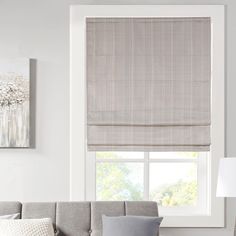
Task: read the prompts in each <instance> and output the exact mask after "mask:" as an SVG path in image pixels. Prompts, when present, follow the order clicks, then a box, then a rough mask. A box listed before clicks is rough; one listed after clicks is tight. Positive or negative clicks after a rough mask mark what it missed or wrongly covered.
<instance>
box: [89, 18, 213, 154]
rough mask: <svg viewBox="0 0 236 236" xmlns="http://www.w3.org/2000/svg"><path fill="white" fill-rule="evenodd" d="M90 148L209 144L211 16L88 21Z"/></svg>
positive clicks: (175, 147)
mask: <svg viewBox="0 0 236 236" xmlns="http://www.w3.org/2000/svg"><path fill="white" fill-rule="evenodd" d="M86 24H87V27H86V32H87V33H86V36H87V75H86V76H87V124H88V130H87V133H88V140H87V141H88V150H91V151H96V150H98V151H100V150H105V151H108V150H120V151H122V150H125V151H126V150H132V151H135V150H144V151H146V150H150V151H152V150H154V151H156V150H157V151H158V150H161V151H165V150H167V151H169V150H171V151H181V150H183V151H204V150H209V146H210V124H211V113H210V111H211V106H210V103H211V101H210V100H211V80H210V78H211V30H210V29H211V23H210V18H207V17H206V18H204V17H203V18H199V17H196V18H188V17H187V18H87V23H86Z"/></svg>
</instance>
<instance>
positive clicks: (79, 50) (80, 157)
mask: <svg viewBox="0 0 236 236" xmlns="http://www.w3.org/2000/svg"><path fill="white" fill-rule="evenodd" d="M88 16H90V17H93V16H96V17H102V16H103V17H104V16H105V17H124V16H127V17H130V16H132V17H187V16H190V17H194V16H198V17H199V16H202V17H211V20H212V35H213V37H212V78H214V79H213V80H212V114H214V115H212V125H211V126H212V129H211V134H212V145H211V158H210V161H211V165H210V166H211V168H210V170H209V171H210V176H209V182H210V183H211V187H210V206H211V207H210V214H209V216H193V217H185V216H183V217H182V216H178V217H175V216H173V217H165V219H164V221H163V224H162V226H164V227H224V199H223V198H217V197H216V196H215V193H216V181H217V171H218V163H219V159H220V158H222V157H224V6H223V5H143V6H142V5H74V6H71V9H70V60H71V63H70V199H71V200H86V193H85V186H86V177H85V174H86V171H90V170H86V161H89V158H88V157H87V158H86V127H85V124H86V106H85V98H86V81H85V18H86V17H88Z"/></svg>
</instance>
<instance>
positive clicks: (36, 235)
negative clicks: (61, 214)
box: [0, 219, 54, 236]
mask: <svg viewBox="0 0 236 236" xmlns="http://www.w3.org/2000/svg"><path fill="white" fill-rule="evenodd" d="M0 235H2V236H54V232H53V226H52V221H51V219H30V220H0Z"/></svg>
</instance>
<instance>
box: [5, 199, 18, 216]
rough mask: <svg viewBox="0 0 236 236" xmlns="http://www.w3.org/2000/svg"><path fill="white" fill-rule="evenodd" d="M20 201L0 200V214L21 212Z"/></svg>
mask: <svg viewBox="0 0 236 236" xmlns="http://www.w3.org/2000/svg"><path fill="white" fill-rule="evenodd" d="M21 207H22V205H21V203H20V202H0V215H12V214H16V213H21Z"/></svg>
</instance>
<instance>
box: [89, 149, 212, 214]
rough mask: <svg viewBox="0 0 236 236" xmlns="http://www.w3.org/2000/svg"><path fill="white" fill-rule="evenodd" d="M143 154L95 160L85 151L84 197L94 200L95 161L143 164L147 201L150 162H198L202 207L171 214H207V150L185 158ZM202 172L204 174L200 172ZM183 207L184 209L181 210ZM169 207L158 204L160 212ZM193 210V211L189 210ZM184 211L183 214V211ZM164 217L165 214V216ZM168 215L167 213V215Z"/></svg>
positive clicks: (165, 210) (91, 153) (93, 154)
mask: <svg viewBox="0 0 236 236" xmlns="http://www.w3.org/2000/svg"><path fill="white" fill-rule="evenodd" d="M142 153H143V154H144V157H143V158H137V159H135V158H132V159H131V158H130V159H128V158H122V159H98V160H96V152H87V159H86V160H87V161H86V170H87V171H86V186H89V187H85V191H86V196H85V199H86V200H89V201H95V200H96V164H97V163H142V164H143V165H144V176H143V184H144V193H143V194H144V199H143V200H146V201H148V200H149V191H150V189H149V180H150V171H149V168H150V164H151V163H168V162H169V163H197V164H198V169H197V171H198V173H197V181H198V188H199V189H200V194H201V196H202V195H204V192H206V198H205V199H202V200H200V201H202V204H199V205H200V206H201V207H202V208H200V207H198V206H196V207H178V208H175V212H174V214H173V216H175V215H176V216H179V215H183V216H194V215H200V214H202V213H203V212H205V213H204V214H205V215H207V214H209V192H210V191H209V189H208V186H209V182H208V181H209V178H208V175H209V171H208V170H207V169H205V168H207V167H208V166H209V156H210V155H209V152H203V153H201V152H200V154H199V158H198V159H186V158H182V159H181V158H180V159H175V158H173V159H165V158H163V159H152V158H150V152H142ZM202 173H204V174H205V176H204V175H203V174H202ZM183 209H184V210H183ZM170 210H171V209H166V208H165V209H164V208H162V207H160V206H159V212H160V214H166V213H167V214H169V213H168V212H170ZM193 210H194V213H193V212H192V213H191V211H193ZM184 211H185V214H183V212H184ZM165 217H166V216H165ZM168 217H169V215H168Z"/></svg>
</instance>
